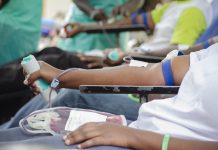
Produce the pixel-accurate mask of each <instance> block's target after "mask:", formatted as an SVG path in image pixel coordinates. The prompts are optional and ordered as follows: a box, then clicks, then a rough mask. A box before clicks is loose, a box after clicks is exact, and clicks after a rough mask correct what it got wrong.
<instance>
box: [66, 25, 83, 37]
mask: <svg viewBox="0 0 218 150" xmlns="http://www.w3.org/2000/svg"><path fill="white" fill-rule="evenodd" d="M64 31H65V33H66V37H67V38H70V37H73V36H75V35H77V34H78V33H80V32H82V31H83V27H82V25H81V24H79V23H68V24H66V25H65V26H64Z"/></svg>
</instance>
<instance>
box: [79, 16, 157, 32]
mask: <svg viewBox="0 0 218 150" xmlns="http://www.w3.org/2000/svg"><path fill="white" fill-rule="evenodd" d="M136 21H137V24H138V25H143V18H142V16H141V15H138V16H137V18H136ZM128 26H132V22H131V18H130V17H126V18H124V19H122V20H120V21H117V22H115V23H112V24H108V23H102V24H99V23H90V24H81V32H86V31H90V30H98V29H109V28H121V27H128ZM153 28H154V23H153V20H152V17H151V14H150V13H148V27H147V29H150V30H153Z"/></svg>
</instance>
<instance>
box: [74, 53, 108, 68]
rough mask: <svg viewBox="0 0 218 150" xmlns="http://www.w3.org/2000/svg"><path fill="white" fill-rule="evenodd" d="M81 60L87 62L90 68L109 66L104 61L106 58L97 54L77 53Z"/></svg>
mask: <svg viewBox="0 0 218 150" xmlns="http://www.w3.org/2000/svg"><path fill="white" fill-rule="evenodd" d="M77 56H78V57H79V58H80V60H81V61H83V62H85V63H86V64H87V67H88V68H89V69H93V68H102V67H107V66H108V65H106V64H105V63H104V58H102V57H97V56H86V55H81V54H79V55H77Z"/></svg>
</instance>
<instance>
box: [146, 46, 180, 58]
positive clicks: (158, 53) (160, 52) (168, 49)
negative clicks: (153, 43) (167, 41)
mask: <svg viewBox="0 0 218 150" xmlns="http://www.w3.org/2000/svg"><path fill="white" fill-rule="evenodd" d="M175 49H178V46H177V45H175V44H171V45H169V46H168V47H166V48H158V49H152V50H150V51H145V53H144V54H145V55H149V56H158V57H166V55H167V54H168V53H169V52H171V51H172V50H175Z"/></svg>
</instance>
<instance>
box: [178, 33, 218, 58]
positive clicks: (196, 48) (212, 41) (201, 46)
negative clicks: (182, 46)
mask: <svg viewBox="0 0 218 150" xmlns="http://www.w3.org/2000/svg"><path fill="white" fill-rule="evenodd" d="M205 42H208V44H209V45H208V46H210V45H213V44H215V43H217V42H218V37H214V38H211V39H209V40H208V41H205ZM202 49H205V47H204V44H203V43H199V44H196V45H193V46H191V47H190V48H189V49H187V50H182V52H183V53H184V54H185V55H189V54H190V53H191V52H196V51H199V50H202Z"/></svg>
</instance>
